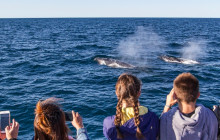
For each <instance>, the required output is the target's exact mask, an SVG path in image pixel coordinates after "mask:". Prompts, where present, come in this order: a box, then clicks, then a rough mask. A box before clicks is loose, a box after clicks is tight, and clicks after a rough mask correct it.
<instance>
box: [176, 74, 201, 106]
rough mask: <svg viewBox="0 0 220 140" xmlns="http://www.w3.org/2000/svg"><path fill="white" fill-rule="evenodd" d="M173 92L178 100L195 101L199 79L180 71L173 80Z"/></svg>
mask: <svg viewBox="0 0 220 140" xmlns="http://www.w3.org/2000/svg"><path fill="white" fill-rule="evenodd" d="M173 85H174V92H175V94H176V96H177V98H178V100H179V101H180V102H186V103H190V102H196V100H197V98H198V95H199V81H198V79H197V78H196V77H195V76H193V75H192V74H191V73H182V74H180V75H178V76H177V77H176V79H175V80H174V84H173Z"/></svg>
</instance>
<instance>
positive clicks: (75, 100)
mask: <svg viewBox="0 0 220 140" xmlns="http://www.w3.org/2000/svg"><path fill="white" fill-rule="evenodd" d="M161 55H170V56H175V57H180V58H186V59H191V60H196V61H198V62H200V64H196V65H184V64H177V63H167V62H164V61H162V60H161V59H159V56H161ZM96 57H104V58H113V59H117V60H120V61H123V62H126V63H129V64H132V65H135V66H137V68H133V69H120V68H111V67H108V66H105V65H99V64H98V63H97V62H96V61H94V58H96ZM124 72H128V73H131V74H134V75H136V76H137V77H138V78H140V79H141V80H142V90H141V97H140V103H141V104H142V105H144V106H147V107H148V108H149V109H150V110H151V111H153V112H155V113H156V114H157V115H158V116H159V115H160V113H161V112H162V109H163V106H164V104H165V99H166V95H167V94H168V93H169V91H170V90H171V89H172V82H173V80H174V78H175V77H176V76H177V75H178V74H180V73H182V72H191V73H192V74H194V75H195V76H196V77H197V78H198V79H199V81H200V93H201V96H200V97H199V99H198V103H202V104H204V105H205V106H207V107H209V108H211V107H212V105H214V104H219V100H220V76H219V72H220V19H199V18H197V19H184V18H170V19H169V18H67V19H66V18H57V19H0V103H1V105H0V110H10V112H11V118H15V119H16V120H17V121H18V122H19V123H20V130H19V139H31V138H32V137H33V135H34V130H33V121H34V108H35V105H36V103H37V101H38V100H41V99H46V98H49V97H57V98H62V99H63V101H61V102H60V104H61V105H62V108H63V110H64V111H69V110H75V111H77V112H79V113H80V114H81V116H82V117H83V121H84V125H85V126H86V128H87V130H88V134H89V137H90V138H91V139H104V136H103V133H102V123H103V120H104V118H105V117H107V116H109V115H114V114H115V107H116V104H117V98H116V96H115V83H116V81H117V78H118V76H119V75H120V74H122V73H124ZM68 126H69V127H70V129H71V133H72V135H75V130H74V129H73V127H71V125H70V123H68Z"/></svg>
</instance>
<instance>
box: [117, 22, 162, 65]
mask: <svg viewBox="0 0 220 140" xmlns="http://www.w3.org/2000/svg"><path fill="white" fill-rule="evenodd" d="M163 42H164V41H163V39H162V38H161V37H160V36H159V35H157V34H156V33H155V32H153V31H152V30H150V29H147V28H144V27H143V26H139V27H138V28H137V30H136V32H135V33H134V34H133V35H130V36H128V37H127V38H125V39H123V40H121V41H120V42H119V46H118V52H119V55H120V57H122V59H123V60H124V61H127V62H129V63H133V64H135V65H136V66H137V65H139V66H143V65H147V64H149V62H150V61H149V59H152V58H155V57H157V55H156V54H155V53H158V52H161V49H160V48H161V46H163V45H164V44H165V43H163Z"/></svg>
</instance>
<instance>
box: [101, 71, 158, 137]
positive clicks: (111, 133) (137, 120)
mask: <svg viewBox="0 0 220 140" xmlns="http://www.w3.org/2000/svg"><path fill="white" fill-rule="evenodd" d="M115 88H116V91H115V93H116V96H117V98H118V103H117V106H116V115H114V116H109V117H107V118H105V120H104V122H103V133H104V135H105V137H106V138H107V139H109V140H117V139H125V140H136V139H138V140H141V139H147V140H155V139H156V138H157V136H158V134H159V118H158V117H157V116H156V114H155V113H153V112H151V111H150V110H149V109H148V108H146V107H144V106H141V105H140V103H139V101H138V99H139V97H140V95H141V81H140V80H139V79H138V78H137V77H135V76H133V75H130V74H122V75H121V76H120V77H119V78H118V81H117V83H116V86H115Z"/></svg>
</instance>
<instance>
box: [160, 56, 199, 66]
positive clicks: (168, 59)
mask: <svg viewBox="0 0 220 140" xmlns="http://www.w3.org/2000/svg"><path fill="white" fill-rule="evenodd" d="M160 59H162V60H164V61H165V62H170V63H182V64H199V62H198V61H195V60H191V59H184V58H177V57H172V56H166V55H163V56H160Z"/></svg>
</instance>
